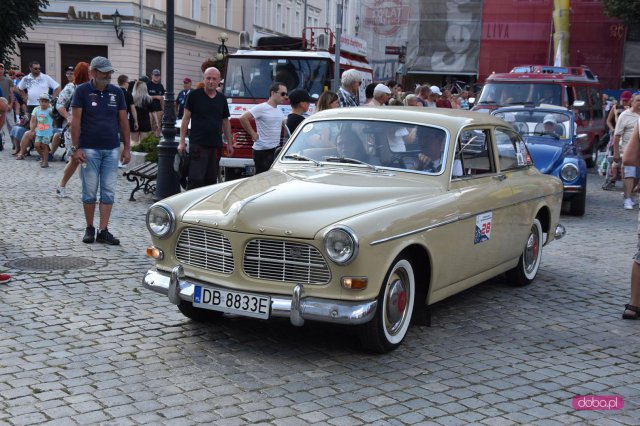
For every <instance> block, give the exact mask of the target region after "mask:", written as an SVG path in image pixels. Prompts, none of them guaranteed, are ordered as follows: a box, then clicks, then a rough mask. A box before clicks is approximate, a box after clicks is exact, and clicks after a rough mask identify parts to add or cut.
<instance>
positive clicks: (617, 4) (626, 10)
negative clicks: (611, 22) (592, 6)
mask: <svg viewBox="0 0 640 426" xmlns="http://www.w3.org/2000/svg"><path fill="white" fill-rule="evenodd" d="M603 3H604V13H606V14H607V16H611V17H612V18H619V19H622V20H623V21H625V23H627V24H640V2H638V1H629V0H603Z"/></svg>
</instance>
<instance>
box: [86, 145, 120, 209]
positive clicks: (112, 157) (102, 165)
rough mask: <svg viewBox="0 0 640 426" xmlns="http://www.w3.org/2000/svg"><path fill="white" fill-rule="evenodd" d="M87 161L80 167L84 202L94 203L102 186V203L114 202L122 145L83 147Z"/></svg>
mask: <svg viewBox="0 0 640 426" xmlns="http://www.w3.org/2000/svg"><path fill="white" fill-rule="evenodd" d="M82 152H84V157H85V163H84V164H82V167H81V169H80V176H81V177H82V203H83V204H94V203H95V202H96V199H97V195H98V187H100V203H101V204H113V203H114V201H115V194H116V184H117V182H118V160H119V158H120V147H118V148H113V149H88V148H82Z"/></svg>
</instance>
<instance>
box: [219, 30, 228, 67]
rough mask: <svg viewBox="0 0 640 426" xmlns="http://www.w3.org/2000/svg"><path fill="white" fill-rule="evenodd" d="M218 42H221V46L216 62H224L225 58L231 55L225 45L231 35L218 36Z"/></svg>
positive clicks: (221, 34) (222, 34)
mask: <svg viewBox="0 0 640 426" xmlns="http://www.w3.org/2000/svg"><path fill="white" fill-rule="evenodd" d="M218 40H220V46H218V53H216V60H218V61H222V60H223V59H224V58H225V56H227V55H228V54H229V49H227V46H225V45H224V44H225V43H226V42H227V40H229V34H227V33H220V35H219V36H218Z"/></svg>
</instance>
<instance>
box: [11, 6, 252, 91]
mask: <svg viewBox="0 0 640 426" xmlns="http://www.w3.org/2000/svg"><path fill="white" fill-rule="evenodd" d="M174 8H175V14H174V16H175V32H174V37H175V39H174V40H175V41H174V43H175V53H174V55H175V58H174V77H175V81H174V87H181V83H182V79H184V78H185V77H190V78H191V79H192V80H194V81H200V79H201V75H202V71H201V69H200V66H201V64H202V63H203V62H204V61H206V60H207V59H209V58H212V57H215V55H216V53H217V52H218V49H219V48H220V45H221V41H220V36H221V35H224V34H226V35H227V36H228V40H226V47H227V48H228V49H229V51H233V50H235V49H236V48H237V47H238V41H239V33H240V31H241V30H242V29H243V18H244V2H243V1H236V0H175V1H174ZM116 11H117V14H119V15H120V19H121V25H120V28H119V29H118V31H116V28H115V27H114V19H113V18H114V15H116ZM40 18H41V22H39V23H38V24H36V25H35V26H34V28H33V29H29V30H28V31H27V36H28V39H27V40H24V41H21V42H20V43H18V49H17V50H18V55H16V57H15V58H14V59H13V62H14V63H15V64H18V65H19V66H20V68H21V69H22V70H23V71H24V72H28V63H29V62H30V61H32V60H37V61H39V62H40V64H41V66H42V69H43V71H44V72H45V73H47V74H49V75H51V76H52V77H53V78H54V79H56V81H59V82H61V83H63V84H64V83H66V78H65V77H64V75H65V74H64V69H65V68H66V67H68V66H73V65H75V64H76V63H78V62H79V61H85V62H90V61H91V58H92V57H94V56H97V55H101V56H105V57H108V58H109V59H110V60H111V61H112V63H113V64H114V67H115V68H116V69H117V70H118V71H117V74H126V75H128V76H129V77H130V78H132V79H133V78H137V77H138V76H140V75H150V74H151V71H152V70H153V69H159V70H161V73H162V81H163V83H166V81H165V79H164V75H165V70H166V58H165V56H166V55H165V53H166V22H167V19H166V0H139V1H135V0H134V1H130V0H129V1H127V0H111V1H90V0H84V1H83V0H76V1H65V0H51V1H50V4H49V7H47V8H46V9H45V10H43V11H42V12H41V14H40Z"/></svg>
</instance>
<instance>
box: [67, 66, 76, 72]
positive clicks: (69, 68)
mask: <svg viewBox="0 0 640 426" xmlns="http://www.w3.org/2000/svg"><path fill="white" fill-rule="evenodd" d="M74 69H75V68H74V67H67V68H65V71H73V70H74Z"/></svg>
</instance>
